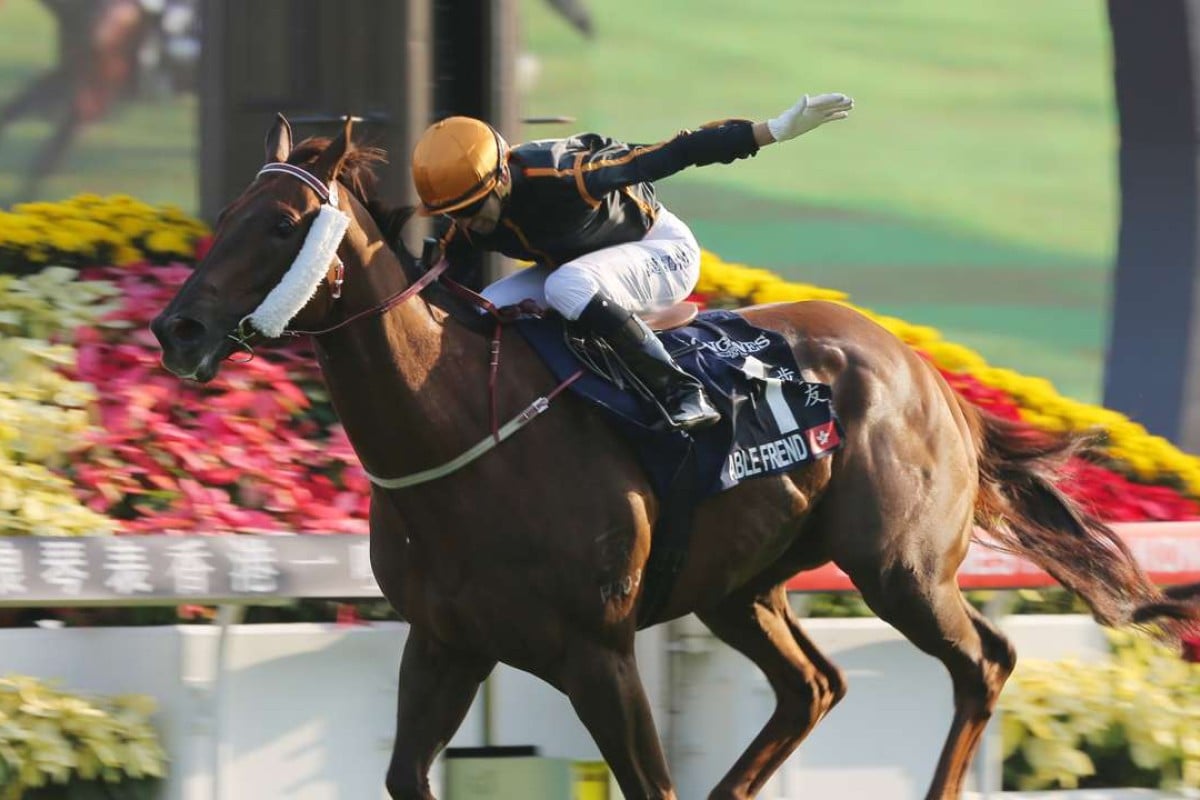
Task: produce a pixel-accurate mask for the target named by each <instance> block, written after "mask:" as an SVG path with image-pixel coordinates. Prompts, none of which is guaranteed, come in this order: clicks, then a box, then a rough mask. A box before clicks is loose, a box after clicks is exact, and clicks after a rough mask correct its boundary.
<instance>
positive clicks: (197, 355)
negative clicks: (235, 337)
mask: <svg viewBox="0 0 1200 800" xmlns="http://www.w3.org/2000/svg"><path fill="white" fill-rule="evenodd" d="M150 330H151V332H153V333H154V336H155V337H156V338H157V339H158V343H159V345H160V346H161V347H162V364H163V366H164V367H166V368H167V369H168V370H170V371H171V372H173V373H174V374H176V375H178V376H179V377H181V378H190V379H192V380H196V381H199V382H200V383H207V382H208V381H211V380H212V379H213V378H214V377H216V374H217V372H218V370H220V368H221V359H223V358H224V357H225V356H226V355H227V354H228V353H229V352H230V348H229V347H228V344H229V343H228V341H227V337H226V336H225V333H224V331H222V330H220V329H216V328H214V327H212V326H210V325H206V324H205V323H204V322H202V321H200V320H198V319H195V318H193V317H189V316H187V315H185V314H171V313H165V314H160V315H159V316H157V317H155V318H154V320H153V321H152V322H151V323H150Z"/></svg>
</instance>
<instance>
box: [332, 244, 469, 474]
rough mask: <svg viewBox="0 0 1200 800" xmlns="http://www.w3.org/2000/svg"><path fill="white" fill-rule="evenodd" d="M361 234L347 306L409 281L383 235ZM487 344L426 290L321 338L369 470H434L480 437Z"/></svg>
mask: <svg viewBox="0 0 1200 800" xmlns="http://www.w3.org/2000/svg"><path fill="white" fill-rule="evenodd" d="M356 233H357V231H356ZM358 238H359V237H357V236H352V237H349V238H348V241H350V243H351V248H352V249H353V250H354V251H355V253H354V256H355V258H354V259H353V261H355V262H358V263H359V265H361V266H352V264H351V262H350V261H349V260H348V262H347V273H346V276H345V284H344V287H345V291H344V296H343V298H342V299H341V300H340V301H339V302H341V303H342V304H344V307H345V309H346V313H358V312H359V311H362V310H364V309H368V308H373V307H376V306H378V305H379V304H380V303H381V302H383V301H384V300H385V299H386V298H388V297H391V296H392V295H394V294H395V293H397V292H399V291H401V290H403V289H404V288H405V287H406V286H407V285H408V282H409V281H408V277H407V275H406V274H405V270H404V268H403V266H402V265H401V264H400V262H399V260H398V259H397V258H396V256H395V254H394V253H393V252H392V251H391V250H390V249H389V248H388V247H387V246H386V245H385V244H384V243H383V242H382V239H380V240H378V241H366V243H365V245H364V244H362V243H360V242H358V241H357V240H358ZM363 238H364V240H365V239H366V237H363ZM486 344H487V343H486V341H485V340H484V338H483V337H482V336H480V335H479V334H478V333H475V332H473V331H471V330H469V329H468V328H467V327H466V326H464V325H462V324H461V323H458V322H456V321H454V320H453V319H452V318H450V316H449V315H448V314H447V313H446V312H445V311H443V310H442V309H440V308H438V307H436V306H434V305H432V304H430V303H428V302H427V301H426V300H424V299H423V298H422V297H420V296H417V297H412V298H410V299H409V300H407V301H405V302H404V303H401V304H400V305H399V306H396V307H394V308H392V309H391V310H390V311H387V312H385V313H383V314H379V315H373V316H367V317H366V318H364V319H360V320H357V321H355V322H352V323H350V324H349V325H347V326H346V327H345V328H342V329H340V330H338V331H336V332H333V333H330V334H326V335H324V336H320V337H317V354H318V357H319V359H320V362H321V370H322V372H323V373H324V375H325V380H326V382H327V384H328V386H329V390H330V393H331V395H332V399H333V403H334V407H335V408H336V410H337V412H338V416H339V418H340V419H341V422H342V424H343V425H344V426H345V428H346V433H347V434H348V436H349V438H350V441H351V443H352V444H353V445H354V449H355V451H356V452H357V453H358V457H359V459H360V460H361V461H362V462H363V466H364V467H366V469H367V470H368V471H369V472H371V473H372V474H375V475H379V476H383V477H397V476H400V475H406V474H409V473H411V472H416V471H420V470H423V469H428V468H430V467H433V466H437V465H440V464H442V463H444V462H446V461H448V460H450V459H451V458H453V457H454V456H456V455H458V454H459V453H461V452H462V451H463V450H465V449H466V448H467V447H469V446H470V445H472V444H474V443H475V442H476V441H478V440H479V439H480V438H482V436H483V435H484V433H486V430H487V413H486V410H487V346H486Z"/></svg>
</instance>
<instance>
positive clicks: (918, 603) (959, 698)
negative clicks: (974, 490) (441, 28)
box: [839, 531, 1016, 800]
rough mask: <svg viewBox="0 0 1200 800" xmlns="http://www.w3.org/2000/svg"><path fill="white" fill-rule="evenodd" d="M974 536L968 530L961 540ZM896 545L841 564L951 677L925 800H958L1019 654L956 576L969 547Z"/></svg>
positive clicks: (905, 541) (878, 609)
mask: <svg viewBox="0 0 1200 800" xmlns="http://www.w3.org/2000/svg"><path fill="white" fill-rule="evenodd" d="M967 535H968V534H967V532H966V531H963V532H962V533H961V537H962V539H961V541H962V542H965V537H966V536H967ZM890 543H891V545H893V547H891V548H888V553H887V555H888V558H870V559H867V558H863V557H862V556H863V554H862V552H861V551H860V552H859V553H856V554H855V556H854V557H852V558H848V559H845V560H839V565H840V566H841V567H842V569H844V570H846V572H847V573H848V574H849V575H850V578H851V579H852V580H853V581H854V584H855V585H856V586H857V587H858V588H859V590H860V591H861V592H862V595H863V599H864V600H865V601H866V602H867V604H868V605H869V606H870V607H871V609H872V610H873V611H874V612H875V613H876V614H878V615H879V617H880V618H881V619H883V620H885V621H886V622H888V623H890V624H891V625H892V627H894V628H896V629H897V630H898V631H900V632H901V633H903V634H904V635H905V636H906V637H907V638H908V640H909V641H911V642H912V643H913V644H915V645H916V646H917V647H919V648H921V649H922V650H924V651H925V652H926V653H929V654H930V655H931V656H934V657H935V658H937V659H938V660H940V661H941V662H942V664H944V665H945V667H946V669H947V670H948V671H949V673H950V679H951V681H952V683H953V686H954V720H953V722H952V723H951V726H950V733H949V735H948V736H947V738H946V744H945V746H944V747H943V749H942V754H941V758H940V759H939V760H938V765H937V769H936V771H935V773H934V777H933V782H932V784H931V785H930V787H929V792H928V794H926V798H927V800H951V798H957V797H959V796H960V794H961V792H962V784H963V780H964V778H965V777H966V772H967V769H968V768H969V767H970V765H971V759H972V758H973V757H974V755H975V751H976V749H978V747H979V741H980V737H981V736H982V734H983V730H984V728H985V727H986V725H987V721H988V719H989V718H990V717H991V714H992V709H993V707H994V706H995V704H996V699H997V698H998V697H999V696H1000V690H1001V688H1002V687H1003V686H1004V682H1005V680H1007V678H1008V676H1009V674H1010V673H1011V672H1012V670H1013V667H1014V666H1015V665H1016V653H1015V652H1014V651H1013V648H1012V646H1011V645H1010V644H1009V642H1008V640H1007V639H1005V638H1004V636H1003V634H1001V633H1000V632H999V631H998V630H996V628H995V627H994V626H993V625H992V624H991V623H990V622H988V620H987V619H986V618H984V617H983V615H981V614H980V613H979V612H977V611H976V610H975V609H974V608H972V607H971V606H970V605H969V604H968V603H967V601H966V599H965V598H964V597H963V595H962V592H961V591H959V588H958V583H957V580H956V578H955V572H956V570H957V567H958V563H959V562H961V560H962V553H964V552H965V547H962V546H955V545H953V544H950V545H949V546H946V547H939V546H938V544H937V542H936V541H932V540H930V541H921V542H918V541H916V537H915V536H914V537H913V538H911V539H910V538H909V537H901V538H896V539H892V540H891V542H890ZM918 544H919V545H921V546H916V545H918ZM943 544H946V543H945V542H943ZM907 545H912V546H907ZM918 554H919V555H918ZM951 554H953V555H951ZM951 562H952V563H951Z"/></svg>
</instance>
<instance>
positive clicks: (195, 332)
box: [167, 317, 204, 344]
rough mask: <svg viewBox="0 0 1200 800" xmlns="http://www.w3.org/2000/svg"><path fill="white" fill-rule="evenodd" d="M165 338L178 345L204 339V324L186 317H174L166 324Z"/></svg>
mask: <svg viewBox="0 0 1200 800" xmlns="http://www.w3.org/2000/svg"><path fill="white" fill-rule="evenodd" d="M167 336H169V337H170V338H171V339H173V340H174V341H176V342H179V343H180V344H188V343H190V342H194V341H197V340H198V339H202V338H204V324H203V323H201V322H197V321H196V320H194V319H189V318H188V317H175V318H174V319H172V320H171V321H170V322H168V323H167Z"/></svg>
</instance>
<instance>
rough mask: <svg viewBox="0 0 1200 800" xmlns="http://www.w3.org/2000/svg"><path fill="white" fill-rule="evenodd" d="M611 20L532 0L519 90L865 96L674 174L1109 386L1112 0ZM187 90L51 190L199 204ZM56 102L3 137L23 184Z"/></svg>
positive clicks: (1050, 371)
mask: <svg viewBox="0 0 1200 800" xmlns="http://www.w3.org/2000/svg"><path fill="white" fill-rule="evenodd" d="M588 5H589V6H590V7H591V9H592V13H593V15H594V17H595V21H596V29H597V35H596V37H595V38H594V39H591V40H588V39H585V38H583V37H582V36H580V35H579V34H578V33H576V32H575V31H573V30H572V29H570V28H569V26H568V25H567V24H566V23H565V21H563V20H562V19H560V18H559V17H557V16H556V15H555V14H554V13H553V11H552V10H551V9H550V7H549V5H548V4H547V3H546V2H544V0H521V4H520V8H521V21H520V28H521V35H522V40H523V42H524V43H525V48H524V49H525V50H526V51H527V53H528V55H527V56H526V57H525V58H524V59H523V62H522V64H523V65H522V69H521V70H520V72H521V74H522V76H523V77H522V93H521V96H522V98H523V112H524V113H526V114H569V115H572V116H574V117H575V118H576V122H575V123H574V124H572V125H569V126H539V127H537V128H536V129H528V130H525V131H520V132H509V133H510V134H514V137H513V138H521V137H522V136H526V137H531V136H555V135H562V134H565V133H569V132H571V131H573V130H583V129H590V130H600V131H602V132H604V133H608V134H610V135H613V136H617V137H620V138H625V139H628V140H632V141H657V140H659V139H662V138H665V137H667V136H670V135H671V134H672V133H673V132H674V131H676V130H678V129H679V128H682V127H688V126H694V125H697V124H699V123H702V122H706V121H709V120H713V119H719V118H723V117H728V116H745V117H751V118H754V119H762V118H764V117H767V116H771V115H774V114H776V113H778V112H780V111H781V110H783V108H785V107H786V106H787V105H789V104H790V103H791V102H792V101H793V100H794V99H795V98H796V96H798V95H799V94H801V93H804V92H811V93H816V92H822V91H844V92H847V93H849V94H852V95H853V96H854V97H855V100H856V102H857V108H856V109H855V111H854V114H853V116H852V118H851V119H850V120H847V121H845V122H841V123H835V124H832V125H829V126H827V127H825V128H822V129H820V130H818V131H816V132H814V133H812V134H810V135H807V136H804V137H801V138H799V139H797V140H795V141H793V142H789V143H786V144H784V145H779V146H773V147H771V148H768V149H766V150H764V151H763V152H762V153H760V154H759V156H758V157H756V158H754V159H752V160H749V161H741V162H738V163H736V164H734V165H730V166H713V167H708V168H705V169H696V170H691V171H688V172H685V173H683V174H680V175H678V176H675V177H673V178H671V179H669V180H667V181H665V182H663V184H662V185H661V187H660V190H661V194H662V197H663V199H664V201H665V202H666V203H667V204H668V205H669V206H670V207H671V208H672V209H673V210H675V211H676V212H677V213H679V214H680V215H682V216H683V217H685V219H687V220H688V221H689V222H690V223H691V224H692V226H693V227H694V229H695V230H696V232H697V234H698V236H699V238H700V240H701V243H702V244H703V245H704V246H706V247H708V248H709V249H711V250H713V251H715V252H717V253H718V254H719V255H721V256H722V257H723V258H726V259H728V260H731V261H737V262H742V263H747V264H752V265H755V266H762V267H767V268H770V269H772V270H775V271H777V272H778V273H780V274H782V275H784V276H786V277H788V278H792V279H796V280H804V281H810V282H814V283H819V284H823V285H827V286H831V287H836V288H840V289H844V290H846V291H848V292H850V293H851V295H852V296H853V297H854V299H855V300H856V301H858V302H860V303H861V304H863V305H866V306H868V307H870V308H874V309H876V310H878V311H881V312H886V313H890V314H895V315H897V316H901V317H904V318H907V319H909V320H911V321H914V322H920V323H924V324H929V325H934V326H936V327H939V328H940V329H942V331H943V332H944V333H945V335H946V336H947V337H948V338H950V339H952V340H956V341H959V342H961V343H963V344H966V345H968V346H971V347H974V348H976V349H978V350H979V351H981V352H982V353H983V354H984V355H985V356H986V357H987V358H988V359H989V360H991V361H992V362H994V363H997V364H1001V365H1004V366H1010V367H1014V368H1016V369H1020V370H1022V371H1025V372H1028V373H1031V374H1036V375H1041V376H1045V377H1048V378H1050V379H1051V380H1053V381H1054V383H1055V384H1056V385H1058V387H1059V388H1060V390H1061V391H1063V392H1064V393H1066V394H1069V395H1071V396H1074V397H1077V398H1080V399H1083V400H1089V401H1095V400H1097V399H1098V397H1099V392H1100V383H1101V369H1102V366H1103V364H1102V356H1103V347H1104V340H1105V334H1106V326H1107V320H1108V302H1109V295H1108V292H1109V278H1110V273H1111V261H1112V256H1113V251H1114V244H1115V232H1116V207H1117V187H1116V183H1115V182H1116V160H1115V149H1116V119H1115V111H1114V105H1113V97H1112V85H1111V74H1110V73H1111V64H1110V53H1109V32H1108V27H1107V20H1106V17H1105V11H1104V5H1103V4H1102V3H1096V2H1091V1H1090V0H1089V2H1081V0H1063V1H1062V2H1058V3H1044V2H1035V0H1005V2H1004V3H968V4H956V3H949V2H946V0H852V2H848V1H847V0H837V1H836V2H835V1H834V0H822V1H821V2H800V1H799V0H741V2H738V3H729V2H718V1H717V0H662V1H661V2H654V3H649V2H644V0H643V2H633V0H603V1H602V2H601V0H589V1H588ZM54 46H55V45H54V31H53V28H52V25H51V21H50V19H49V17H48V15H46V14H45V12H44V11H43V10H42V9H41V7H40V6H39V5H38V4H37V3H36V2H35V0H7V2H4V3H2V4H0V100H3V99H4V98H7V97H9V96H11V95H12V93H14V92H15V91H16V90H17V89H18V87H19V86H20V85H21V84H22V83H23V82H24V81H27V80H29V79H30V78H31V77H32V76H33V75H34V74H36V72H37V71H38V70H40V69H44V68H45V67H47V66H49V65H50V63H51V61H52V58H53V52H54ZM195 113H196V104H195V101H194V99H192V98H175V99H170V100H167V101H165V102H159V103H157V104H151V103H145V102H139V103H135V104H132V105H127V106H125V107H123V108H122V109H121V110H120V112H119V113H117V114H115V115H114V116H112V117H111V118H109V119H107V120H105V121H103V122H101V123H98V124H96V125H94V126H92V127H90V128H89V129H87V130H86V131H85V133H84V134H83V136H82V138H81V140H80V141H79V142H78V143H77V145H76V147H75V148H74V149H73V151H72V153H71V155H70V157H69V160H68V163H67V165H66V168H65V170H64V171H63V173H62V174H61V175H59V176H57V177H55V178H53V179H51V180H50V181H49V182H48V183H47V184H46V185H45V187H44V189H43V191H42V196H43V197H46V198H52V199H53V198H61V197H66V196H68V195H70V194H73V193H76V192H79V191H93V192H99V193H110V192H126V193H129V194H132V195H135V196H137V197H140V198H142V199H144V200H147V201H149V202H154V203H159V202H172V203H175V204H178V205H181V206H183V207H184V208H186V209H188V210H193V209H194V208H195V206H196V188H195V167H194V161H195V153H196V148H197V142H196V126H195ZM48 130H49V128H48V124H47V123H46V122H45V121H40V120H32V121H25V122H21V123H19V124H18V125H16V126H14V127H13V128H12V129H10V131H9V132H8V133H6V134H5V135H3V137H2V138H0V202H3V203H7V202H9V201H11V199H12V197H13V193H14V192H15V191H16V189H17V187H18V186H19V181H18V178H19V175H20V172H21V170H22V169H23V168H24V166H25V164H27V163H28V161H29V160H30V159H31V158H32V156H33V153H34V150H35V146H36V144H37V141H38V140H39V138H40V137H42V136H44V135H46V133H47V132H48Z"/></svg>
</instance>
